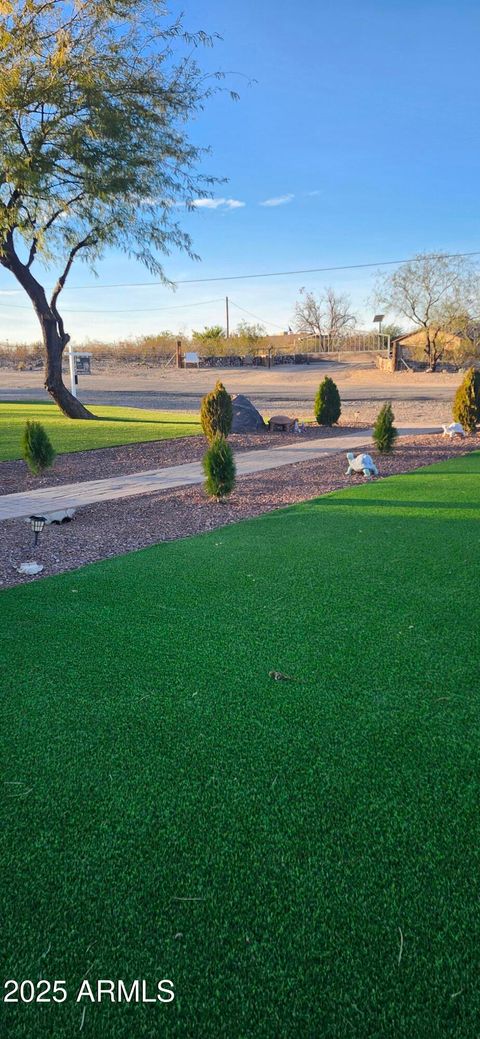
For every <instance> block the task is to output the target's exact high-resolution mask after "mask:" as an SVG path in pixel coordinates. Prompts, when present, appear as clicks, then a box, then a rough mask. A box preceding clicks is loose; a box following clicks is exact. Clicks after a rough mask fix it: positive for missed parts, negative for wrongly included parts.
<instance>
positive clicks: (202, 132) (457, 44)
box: [0, 0, 480, 341]
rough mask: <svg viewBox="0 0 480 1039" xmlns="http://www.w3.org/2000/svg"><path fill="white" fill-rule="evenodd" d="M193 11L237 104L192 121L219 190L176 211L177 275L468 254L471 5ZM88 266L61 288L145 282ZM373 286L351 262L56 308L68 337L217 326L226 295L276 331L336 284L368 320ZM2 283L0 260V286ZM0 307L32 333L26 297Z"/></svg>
mask: <svg viewBox="0 0 480 1039" xmlns="http://www.w3.org/2000/svg"><path fill="white" fill-rule="evenodd" d="M187 7H188V10H187V15H186V22H187V25H188V26H189V28H191V29H197V28H203V29H206V30H207V31H210V32H212V33H213V32H218V33H220V35H221V36H222V37H223V41H222V42H220V43H218V45H217V46H216V47H215V48H214V50H213V51H208V52H205V54H203V55H201V56H200V57H201V60H202V62H204V63H205V65H206V66H207V67H208V68H212V69H213V68H222V69H224V70H226V71H227V72H228V71H230V72H231V75H230V76H229V77H228V78H227V82H228V84H229V85H230V84H231V85H232V86H233V87H234V88H235V89H238V90H239V92H240V95H241V98H240V101H238V102H237V103H233V102H232V101H231V100H230V99H229V98H228V96H226V95H219V96H217V97H216V98H214V99H213V100H212V101H211V102H210V104H209V106H208V109H207V110H206V111H205V112H204V113H203V114H202V115H201V116H200V117H199V118H198V119H197V121H196V123H195V125H194V126H193V127H192V137H193V139H194V140H195V142H198V143H202V144H209V145H211V149H212V151H211V154H210V156H209V157H208V159H206V160H205V169H208V171H210V172H212V173H214V174H216V175H218V176H225V177H227V178H228V183H226V184H222V185H219V186H218V189H216V191H215V196H216V198H217V199H222V198H223V199H226V200H227V202H226V203H225V202H224V203H218V205H216V206H215V207H211V206H209V207H207V206H199V207H198V208H197V210H196V212H195V213H193V214H185V216H184V217H183V218H182V219H184V221H185V226H186V227H187V228H188V230H189V231H190V233H191V234H192V236H193V240H194V247H195V250H196V251H197V252H198V253H199V254H200V255H201V257H202V260H201V262H200V263H192V262H191V261H189V260H188V259H187V257H185V256H182V255H181V254H178V253H177V254H174V255H172V257H171V258H170V259H169V260H168V261H167V264H166V271H167V274H168V275H169V276H170V277H171V278H173V279H175V278H178V279H189V278H209V277H215V276H216V275H222V274H223V275H237V274H242V273H245V274H246V273H250V272H262V271H263V272H268V271H278V270H295V269H299V268H308V267H322V266H334V265H342V264H349V263H351V264H355V263H368V262H377V261H381V260H389V259H396V258H402V257H409V256H411V255H413V254H414V253H416V252H421V251H439V250H445V251H447V252H454V251H461V252H464V251H470V250H476V249H480V202H479V184H480V169H479V167H480V145H479V131H478V122H479V117H478V102H479V87H478V81H479V75H478V53H479V43H480V39H479V36H480V34H479V27H480V8H479V6H478V3H477V2H476V0H456V2H455V3H454V2H453V0H361V2H358V0H357V2H355V0H347V2H346V0H338V2H337V3H336V4H332V3H331V2H329V3H327V2H315V0H297V2H296V3H295V4H293V3H287V2H285V0H261V2H258V0H257V2H254V0H242V2H241V3H240V2H238V0H228V2H225V0H222V2H220V0H192V2H191V3H190V4H189V5H187ZM250 81H252V82H250ZM253 81H255V82H253ZM228 200H230V201H228ZM269 200H274V201H273V202H272V203H271V204H265V203H267V202H269ZM275 200H276V203H275ZM98 273H99V275H100V277H99V279H98V280H96V281H95V279H94V278H92V277H91V276H90V274H89V272H88V271H87V269H86V268H85V267H83V266H82V265H78V266H77V267H76V268H75V269H74V270H73V272H72V275H71V278H70V286H72V287H73V286H88V285H89V284H94V285H97V286H101V285H102V284H104V285H107V284H110V283H117V282H130V283H134V282H148V281H152V279H151V278H150V276H149V275H148V273H147V272H146V271H145V270H144V269H143V268H142V267H141V266H140V265H138V264H136V263H134V262H132V261H129V260H128V259H127V258H125V257H122V256H118V255H113V254H110V255H108V256H106V257H105V260H104V261H103V262H102V263H101V264H100V265H99V267H98ZM373 281H374V272H372V271H363V272H355V271H348V272H342V273H335V274H334V273H332V274H325V275H323V274H318V275H317V274H315V275H297V276H285V277H280V278H272V279H261V280H246V281H230V282H221V281H218V282H212V283H206V284H197V285H195V284H188V285H183V286H179V287H178V289H177V291H176V293H175V294H172V292H171V291H169V290H168V289H166V288H165V287H162V286H158V285H157V286H153V285H150V287H145V288H142V287H138V288H124V289H106V290H105V291H104V292H102V291H101V289H100V288H99V287H97V288H92V289H80V290H77V291H75V290H74V289H73V288H69V289H66V290H65V293H64V302H63V307H64V310H65V312H68V315H67V313H66V317H67V326H68V328H69V330H70V331H71V332H72V335H73V336H74V338H75V339H76V340H78V341H80V340H82V339H85V338H86V337H92V338H93V337H96V336H98V337H100V338H103V339H118V338H123V337H126V336H133V335H140V334H143V333H146V332H154V331H158V330H160V329H162V328H170V329H171V330H172V331H174V332H176V331H181V332H188V330H189V329H190V328H191V327H192V326H193V327H195V328H201V327H203V325H204V324H210V323H214V322H215V323H216V322H222V321H223V316H224V305H223V302H222V299H223V297H224V296H225V294H226V293H227V292H228V295H229V297H230V298H231V300H232V308H231V323H232V325H233V326H234V325H235V323H236V321H237V320H241V319H242V317H245V319H247V320H249V318H248V317H247V315H245V314H243V313H242V312H241V311H240V310H237V309H235V304H237V306H240V307H243V308H245V309H247V310H249V311H251V312H252V313H253V314H255V315H258V316H259V318H260V319H262V320H263V323H264V324H265V325H266V327H267V329H268V330H269V331H271V332H274V331H277V330H281V329H282V328H286V327H287V326H288V324H289V323H291V321H292V313H293V307H294V302H295V299H296V297H297V296H298V291H299V289H300V287H301V286H303V285H305V286H306V287H307V288H309V289H312V290H313V291H317V290H319V289H320V288H321V287H322V286H325V285H329V284H330V285H333V286H334V287H335V288H337V289H338V290H339V291H342V292H348V293H350V295H351V296H352V300H353V303H354V309H355V310H356V311H357V313H358V315H359V319H360V321H361V323H364V324H365V325H368V324H370V320H371V316H372V313H373V311H372V301H371V295H372V289H373ZM14 288H15V285H14V282H13V280H10V279H9V276H8V275H7V273H6V272H1V273H0V292H2V291H3V292H5V291H11V290H13V289H14ZM208 300H216V301H217V302H215V303H206V304H205V303H204V302H203V301H208ZM0 301H1V306H0V315H1V317H2V334H1V336H0V338H2V339H10V340H11V341H13V340H18V339H22V338H27V339H33V338H36V336H37V330H36V325H35V319H34V317H31V316H30V314H29V311H28V310H27V309H25V310H20V309H19V308H20V306H22V307H26V306H28V300H26V299H25V298H24V297H22V295H21V294H20V293H19V294H18V295H14V296H6V295H1V296H0ZM194 302H196V303H198V304H199V305H198V306H197V307H189V306H187V304H190V303H194ZM17 308H18V309H17ZM155 308H165V310H163V309H159V310H158V311H157V310H155ZM74 311H76V312H74ZM142 311H143V312H142Z"/></svg>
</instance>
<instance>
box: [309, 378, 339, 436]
mask: <svg viewBox="0 0 480 1039" xmlns="http://www.w3.org/2000/svg"><path fill="white" fill-rule="evenodd" d="M341 411H342V408H341V404H340V394H339V392H338V388H337V386H336V385H335V383H334V381H333V379H331V378H330V376H329V375H326V376H325V378H324V379H323V381H322V382H321V383H320V386H319V387H318V391H317V396H316V397H315V418H316V420H317V422H318V424H319V426H333V425H334V424H335V422H338V420H339V418H340V415H341Z"/></svg>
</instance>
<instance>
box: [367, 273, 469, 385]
mask: <svg viewBox="0 0 480 1039" xmlns="http://www.w3.org/2000/svg"><path fill="white" fill-rule="evenodd" d="M475 283H476V277H475V274H474V271H473V268H472V265H471V264H470V263H469V262H468V260H467V259H465V258H463V257H461V256H447V255H445V254H438V255H429V254H419V255H418V256H415V257H414V258H413V259H412V260H409V261H408V262H407V263H403V264H402V265H401V266H400V267H398V268H397V270H395V271H393V273H389V274H385V275H382V276H381V278H380V279H379V283H378V286H377V291H376V300H377V302H378V304H379V305H380V306H382V307H385V308H386V309H388V310H390V311H393V312H394V313H395V314H398V315H401V316H402V317H404V318H407V319H408V320H409V321H410V322H411V324H412V325H413V326H414V327H415V328H416V329H419V330H422V331H423V332H424V336H425V338H424V350H425V355H426V358H427V361H428V364H429V367H430V368H431V370H432V371H435V369H436V367H437V364H438V362H439V360H440V358H441V357H442V354H443V351H444V349H445V344H446V342H447V341H448V334H449V333H451V332H452V330H455V329H456V328H457V326H458V322H459V320H460V316H461V315H464V314H465V313H468V312H469V310H470V306H471V300H472V295H473V292H474V288H475Z"/></svg>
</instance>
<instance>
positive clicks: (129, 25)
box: [0, 0, 218, 418]
mask: <svg viewBox="0 0 480 1039" xmlns="http://www.w3.org/2000/svg"><path fill="white" fill-rule="evenodd" d="M210 42H212V41H211V38H209V37H207V36H206V35H205V33H203V32H196V33H194V34H193V35H192V34H188V33H187V32H186V31H185V30H184V28H183V25H182V22H181V21H176V22H174V23H171V22H170V21H169V19H168V13H167V10H166V6H165V2H164V0H43V2H41V3H40V2H39V0H0V64H1V75H0V263H1V264H2V266H3V267H5V268H6V269H7V270H9V271H11V273H12V274H13V275H14V277H15V278H16V279H17V281H18V282H19V283H20V285H21V286H22V288H23V289H24V290H25V292H26V293H27V295H28V296H29V298H30V300H31V302H32V305H33V308H34V310H35V313H36V315H37V317H38V320H39V322H40V326H41V330H42V337H43V342H44V345H45V350H46V365H45V387H46V389H47V390H48V392H49V393H50V394H51V396H52V397H53V398H54V400H55V401H56V402H57V404H58V405H59V407H60V408H61V409H62V411H63V412H64V413H65V414H66V415H69V416H71V417H74V418H91V417H92V416H91V415H90V413H89V412H88V411H87V409H86V408H84V407H83V405H82V404H81V403H80V402H79V401H77V400H76V399H75V398H74V397H73V396H72V394H71V393H69V391H68V390H67V389H66V387H65V386H64V384H63V380H62V354H63V351H64V349H65V346H66V344H67V343H68V341H69V339H70V336H69V334H68V332H67V331H66V329H65V326H64V322H63V319H62V316H61V313H60V310H59V296H60V293H61V292H62V289H63V287H64V285H65V282H66V280H67V277H68V275H69V272H70V269H71V267H72V264H73V263H74V261H75V260H76V259H77V258H79V259H83V260H84V261H86V262H87V263H88V264H89V265H90V266H93V265H94V263H95V261H96V260H98V258H99V257H100V256H101V255H102V253H103V252H104V250H105V249H106V248H108V247H111V248H116V249H120V250H123V251H124V252H126V253H127V254H128V255H129V256H131V257H134V258H135V259H137V260H139V261H141V262H142V263H143V264H144V265H145V266H146V267H147V268H148V270H149V271H150V272H151V273H152V274H154V275H157V276H159V277H160V278H161V279H162V280H164V281H167V280H168V279H167V278H166V276H165V274H164V271H163V267H162V264H161V262H160V260H159V255H161V254H168V252H169V250H170V248H171V247H172V246H173V247H177V248H181V249H184V250H186V251H187V252H188V253H189V255H190V256H193V255H194V254H193V252H192V246H191V239H190V236H189V235H188V234H187V233H186V232H185V231H184V230H183V229H182V227H181V225H180V223H179V222H178V219H177V218H178V214H179V209H178V208H177V207H178V205H179V204H184V205H185V206H186V207H187V208H191V207H192V201H193V200H194V199H195V198H196V197H197V196H198V195H204V196H205V195H209V194H210V192H211V188H212V186H213V184H214V183H215V179H214V178H212V177H208V176H206V175H202V174H201V173H200V172H199V164H200V160H201V158H202V156H203V152H204V149H202V148H200V147H198V146H196V145H195V144H193V143H192V142H191V141H190V139H189V136H188V130H187V126H186V124H187V123H188V121H189V120H190V119H191V117H192V115H194V114H195V112H197V111H198V110H199V109H201V108H202V106H203V104H204V102H205V101H206V99H207V98H208V97H209V96H210V94H211V93H212V92H213V91H214V90H215V89H217V86H216V83H215V80H216V79H218V74H214V75H206V74H204V72H203V71H202V69H201V68H200V66H199V64H198V62H197V61H196V60H195V53H196V52H197V51H198V47H199V45H201V44H208V43H210ZM176 216H177V218H176ZM54 264H55V265H56V270H57V271H58V272H59V273H58V277H57V281H56V284H55V287H54V289H53V292H52V293H51V294H49V295H47V292H46V289H45V288H44V285H43V279H42V280H39V274H38V268H39V266H40V267H41V266H42V265H43V267H44V268H45V267H47V268H51V267H52V265H54Z"/></svg>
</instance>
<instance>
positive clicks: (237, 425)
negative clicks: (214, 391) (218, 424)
mask: <svg viewBox="0 0 480 1039" xmlns="http://www.w3.org/2000/svg"><path fill="white" fill-rule="evenodd" d="M232 408H233V420H232V433H264V432H265V430H266V428H267V427H266V425H265V422H264V421H263V418H262V416H261V414H260V412H259V411H257V409H256V407H254V405H253V404H252V402H251V400H249V399H248V397H244V396H243V393H237V395H236V397H232Z"/></svg>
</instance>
